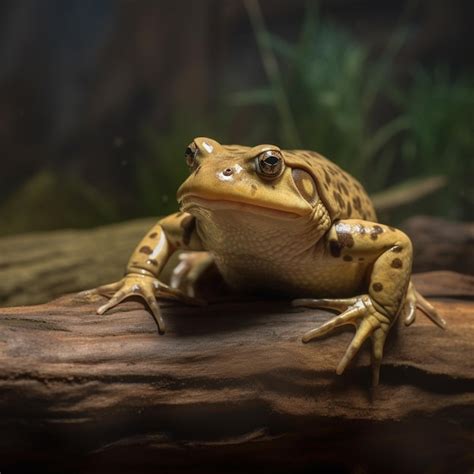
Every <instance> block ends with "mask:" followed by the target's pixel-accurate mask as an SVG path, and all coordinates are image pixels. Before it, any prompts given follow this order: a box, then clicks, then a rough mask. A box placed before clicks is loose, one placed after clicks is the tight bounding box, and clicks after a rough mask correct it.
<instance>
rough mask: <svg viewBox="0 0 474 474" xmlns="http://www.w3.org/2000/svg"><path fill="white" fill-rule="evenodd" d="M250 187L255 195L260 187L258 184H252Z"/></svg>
mask: <svg viewBox="0 0 474 474" xmlns="http://www.w3.org/2000/svg"><path fill="white" fill-rule="evenodd" d="M250 187H251V188H252V191H251V193H252V196H254V195H255V193H256V192H257V189H258V187H257V185H256V184H252V185H251V186H250Z"/></svg>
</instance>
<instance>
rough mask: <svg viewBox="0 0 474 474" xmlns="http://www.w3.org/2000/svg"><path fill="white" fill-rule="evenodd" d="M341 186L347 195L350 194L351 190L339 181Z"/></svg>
mask: <svg viewBox="0 0 474 474" xmlns="http://www.w3.org/2000/svg"><path fill="white" fill-rule="evenodd" d="M339 185H340V187H341V190H342V192H343V193H344V194H345V195H346V196H349V191H348V190H347V187H346V185H345V184H344V183H339Z"/></svg>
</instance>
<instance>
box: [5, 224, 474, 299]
mask: <svg viewBox="0 0 474 474" xmlns="http://www.w3.org/2000/svg"><path fill="white" fill-rule="evenodd" d="M156 221H157V218H148V219H139V220H134V221H128V222H122V223H120V224H114V225H108V226H103V227H99V228H96V229H88V230H60V231H52V232H38V233H31V234H24V235H16V236H10V237H3V238H0V305H1V306H14V305H24V304H36V303H43V302H45V301H49V300H51V299H52V298H55V297H57V296H60V295H62V294H64V293H71V292H74V291H81V290H84V289H87V288H94V287H97V286H99V285H101V284H104V283H110V282H112V281H116V280H117V279H118V278H120V277H121V275H122V274H123V271H124V268H125V265H126V263H127V261H128V259H129V257H130V254H131V252H132V251H133V249H134V248H135V246H136V245H137V244H138V242H139V241H140V240H141V238H142V237H143V236H144V235H145V233H146V232H147V230H148V229H149V228H150V227H151V226H152V225H153V224H154V223H155V222H156ZM401 228H402V229H403V230H404V231H406V232H407V233H408V235H409V236H410V237H411V239H412V241H413V244H414V249H415V257H414V271H418V272H426V271H432V270H452V271H457V272H461V273H468V274H473V273H474V252H472V248H473V246H474V224H473V223H455V222H449V221H446V220H443V219H435V218H432V217H422V216H418V217H414V218H412V219H409V220H408V221H406V222H405V223H404V224H403V225H402V226H401Z"/></svg>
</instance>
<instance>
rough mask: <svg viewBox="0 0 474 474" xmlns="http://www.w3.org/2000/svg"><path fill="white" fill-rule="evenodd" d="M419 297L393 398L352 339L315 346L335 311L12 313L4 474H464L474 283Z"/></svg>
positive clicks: (386, 367) (8, 311)
mask: <svg viewBox="0 0 474 474" xmlns="http://www.w3.org/2000/svg"><path fill="white" fill-rule="evenodd" d="M415 283H416V284H417V287H418V288H419V289H422V290H423V292H424V294H425V295H427V296H431V297H432V298H431V300H432V302H433V303H434V304H435V305H436V307H437V308H438V310H439V311H440V313H442V314H443V316H444V317H445V318H446V320H447V322H448V328H447V330H445V331H443V330H440V329H439V328H437V327H435V326H434V325H433V324H431V323H430V322H429V321H428V320H427V319H426V318H425V317H424V316H423V315H422V314H418V317H417V320H416V322H415V324H414V325H413V326H412V327H410V328H406V327H404V326H403V324H402V323H401V322H399V324H398V325H397V326H396V327H395V328H393V330H392V332H391V334H390V336H389V338H388V342H387V346H386V350H385V356H384V361H383V365H382V372H381V384H380V385H379V386H378V387H377V388H376V389H375V390H371V389H370V388H369V384H370V369H369V356H368V353H369V351H368V349H367V347H364V349H363V350H362V353H361V355H360V357H358V358H357V360H356V361H355V363H354V364H353V365H352V366H351V367H350V368H349V369H348V371H347V372H346V373H345V374H343V375H342V376H340V377H339V376H337V375H336V374H335V367H336V365H337V363H338V361H339V359H340V358H341V356H342V354H343V353H344V350H345V348H346V347H347V344H348V343H349V341H350V339H351V337H352V332H353V331H352V330H351V329H349V330H341V331H340V332H339V333H338V334H335V335H333V336H332V337H327V338H325V339H322V340H319V341H314V342H312V343H310V344H307V345H303V344H302V343H301V335H302V334H303V333H304V332H305V331H307V330H309V329H311V328H313V327H315V326H317V325H319V324H321V323H322V322H324V321H326V320H327V319H328V318H329V317H330V314H329V313H328V312H325V311H317V310H301V309H300V308H292V307H291V306H290V304H289V302H288V301H285V300H282V301H262V300H259V301H230V302H221V303H215V304H210V305H209V306H207V307H204V308H196V307H187V306H183V305H178V304H171V303H165V304H163V313H164V317H165V319H166V323H167V328H168V329H167V333H166V334H165V335H164V336H159V335H158V334H157V332H156V327H155V325H154V322H153V320H152V318H151V316H150V314H149V313H148V311H147V310H146V309H144V306H143V304H142V303H141V302H140V301H138V300H133V299H132V300H128V301H125V302H123V303H122V304H121V305H119V306H118V307H117V308H115V309H113V310H111V311H110V312H109V313H106V314H105V315H103V316H98V315H97V314H96V313H95V309H96V308H97V306H98V305H99V304H100V303H101V302H102V301H103V298H102V297H100V296H98V295H96V294H95V293H94V292H88V293H87V292H86V293H79V294H73V295H68V296H64V297H62V298H59V299H57V300H55V301H52V302H50V303H47V304H44V305H40V306H29V307H16V308H3V309H0V470H1V471H2V472H5V473H9V472H43V471H47V472H66V471H67V472H70V471H74V472H87V473H90V472H101V473H102V472H114V473H118V472H152V471H153V472H189V471H193V472H194V471H195V472H206V473H208V472H249V471H251V470H253V469H255V470H256V471H258V472H262V471H265V472H278V473H279V472H358V473H366V472H367V473H368V472H370V473H372V472H374V473H384V472H389V473H391V472H393V473H395V472H396V473H401V472H403V473H411V472H413V473H415V472H416V473H419V472H424V473H444V472H450V473H457V472H459V473H461V472H470V470H471V469H472V467H473V466H474V458H473V453H474V444H473V437H474V430H473V421H474V416H473V415H474V393H473V392H474V370H473V369H474V367H473V354H474V351H473V349H474V312H473V309H474V303H473V301H472V299H473V297H474V278H473V277H468V276H463V275H458V274H454V273H450V272H437V273H434V274H423V275H419V276H416V277H415Z"/></svg>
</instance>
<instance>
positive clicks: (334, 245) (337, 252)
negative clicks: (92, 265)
mask: <svg viewBox="0 0 474 474" xmlns="http://www.w3.org/2000/svg"><path fill="white" fill-rule="evenodd" d="M342 247H343V246H342V245H341V243H340V242H338V241H337V240H330V241H329V251H330V252H331V255H332V256H333V257H336V258H337V257H340V256H341V250H342Z"/></svg>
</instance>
